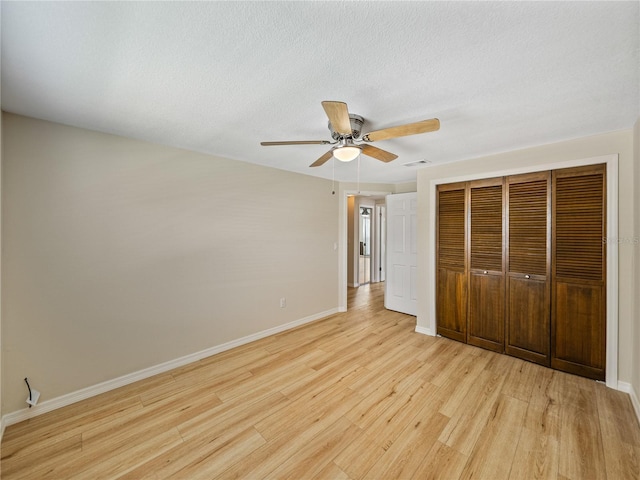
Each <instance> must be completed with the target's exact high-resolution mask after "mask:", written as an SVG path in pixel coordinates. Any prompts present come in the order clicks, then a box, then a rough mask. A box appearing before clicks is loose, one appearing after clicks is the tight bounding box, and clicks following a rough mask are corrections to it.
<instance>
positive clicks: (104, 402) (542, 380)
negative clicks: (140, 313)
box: [1, 284, 640, 480]
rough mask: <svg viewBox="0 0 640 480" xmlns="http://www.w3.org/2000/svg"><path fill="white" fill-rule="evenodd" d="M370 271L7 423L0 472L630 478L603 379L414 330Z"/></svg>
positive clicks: (639, 435) (632, 465)
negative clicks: (199, 352)
mask: <svg viewBox="0 0 640 480" xmlns="http://www.w3.org/2000/svg"><path fill="white" fill-rule="evenodd" d="M382 288H383V285H382V284H377V285H372V286H366V287H361V288H360V289H358V290H351V291H350V305H351V307H350V309H349V312H348V313H343V314H337V315H333V316H331V317H329V318H326V319H324V320H320V321H317V322H314V323H312V324H308V325H306V326H303V327H300V328H297V329H295V330H292V331H288V332H285V333H281V334H279V335H275V336H273V337H269V338H266V339H263V340H260V341H257V342H254V343H252V344H249V345H245V346H242V347H239V348H236V349H234V350H230V351H227V352H224V353H221V354H219V355H216V356H213V357H210V358H207V359H205V360H202V361H200V362H197V363H194V364H191V365H188V366H185V367H183V368H179V369H177V370H174V371H171V372H169V373H166V374H163V375H159V376H156V377H154V378H150V379H147V380H144V381H141V382H138V383H136V384H133V385H130V386H127V387H123V388H120V389H118V390H115V391H112V392H109V393H106V394H103V395H100V396H98V397H94V398H91V399H88V400H86V401H83V402H81V403H77V404H75V405H72V406H69V407H66V408H62V409H60V410H57V411H54V412H50V413H48V414H45V415H42V416H40V417H36V418H33V419H31V420H29V421H26V422H23V423H21V424H18V425H13V426H10V427H8V428H7V430H6V432H5V435H4V440H3V443H2V463H1V469H2V470H1V473H2V478H3V479H4V480H9V479H14V478H20V479H30V478H33V479H67V478H74V479H98V478H107V479H112V478H125V479H161V478H176V479H217V478H220V479H230V478H247V479H266V478H292V479H316V478H323V479H360V478H363V479H384V480H388V479H430V478H441V479H447V480H449V479H491V480H499V479H507V478H509V479H537V478H549V479H571V480H582V479H587V480H590V479H594V480H595V479H611V480H612V479H615V480H619V479H638V478H640V428H639V427H638V423H637V420H636V418H635V416H634V413H633V410H632V406H631V403H630V400H629V398H628V396H627V395H625V394H623V393H620V392H616V391H613V390H610V389H608V388H606V387H605V386H604V385H603V384H599V383H596V382H594V381H591V380H587V379H583V378H580V377H575V376H572V375H568V374H565V373H561V372H556V371H553V370H550V369H546V368H543V367H540V366H537V365H534V364H531V363H527V362H524V361H520V360H517V359H515V358H511V357H508V356H504V355H497V354H494V353H492V352H488V351H485V350H481V349H479V348H475V347H472V346H468V345H464V344H461V343H458V342H454V341H450V340H447V339H444V338H434V337H429V336H425V335H421V334H417V333H414V331H413V330H414V327H415V318H414V317H411V316H407V315H403V314H400V313H395V312H390V311H387V310H385V309H384V308H383V306H382Z"/></svg>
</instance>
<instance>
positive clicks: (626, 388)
mask: <svg viewBox="0 0 640 480" xmlns="http://www.w3.org/2000/svg"><path fill="white" fill-rule="evenodd" d="M618 390H620V391H621V392H625V393H628V394H629V397H630V398H631V405H633V409H634V410H635V412H636V417H638V422H640V398H639V397H638V394H637V392H636V391H635V389H634V388H633V386H632V385H631V384H630V383H627V382H618Z"/></svg>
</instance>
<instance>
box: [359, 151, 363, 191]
mask: <svg viewBox="0 0 640 480" xmlns="http://www.w3.org/2000/svg"><path fill="white" fill-rule="evenodd" d="M361 156H362V155H358V194H359V193H360V157H361Z"/></svg>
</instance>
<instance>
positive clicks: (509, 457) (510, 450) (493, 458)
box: [460, 394, 527, 480]
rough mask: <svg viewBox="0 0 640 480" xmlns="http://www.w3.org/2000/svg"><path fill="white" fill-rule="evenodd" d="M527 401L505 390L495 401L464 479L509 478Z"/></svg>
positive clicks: (462, 479)
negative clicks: (512, 395) (511, 395)
mask: <svg viewBox="0 0 640 480" xmlns="http://www.w3.org/2000/svg"><path fill="white" fill-rule="evenodd" d="M526 410H527V403H526V402H524V401H522V400H518V399H517V398H513V397H510V396H509V395H503V394H501V395H500V396H499V397H498V398H497V399H496V401H495V404H494V405H493V408H492V411H491V414H490V415H489V419H488V421H487V424H486V425H485V426H484V428H483V429H482V432H481V434H480V436H479V437H478V440H477V441H476V445H475V448H474V449H473V451H472V452H471V455H470V457H469V462H468V463H467V465H466V466H465V468H464V470H463V471H462V475H461V477H460V478H461V480H471V479H476V478H491V479H493V480H502V479H505V480H506V479H508V478H509V474H510V471H511V465H512V463H513V457H514V455H515V451H516V447H517V445H518V440H519V439H520V435H521V433H522V428H523V424H524V415H525V412H526Z"/></svg>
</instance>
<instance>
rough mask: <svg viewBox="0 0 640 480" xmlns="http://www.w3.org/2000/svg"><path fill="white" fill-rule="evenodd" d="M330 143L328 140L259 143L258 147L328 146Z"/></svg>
mask: <svg viewBox="0 0 640 480" xmlns="http://www.w3.org/2000/svg"><path fill="white" fill-rule="evenodd" d="M330 143H331V142H330V141H329V140H294V141H291V142H260V145H262V146H264V147H270V146H273V145H328V144H330Z"/></svg>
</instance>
